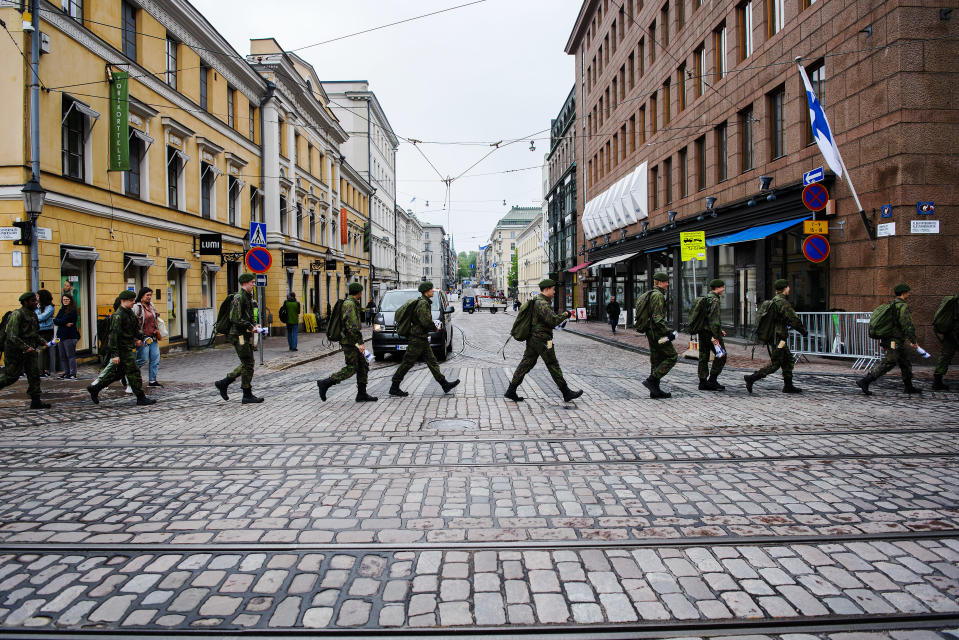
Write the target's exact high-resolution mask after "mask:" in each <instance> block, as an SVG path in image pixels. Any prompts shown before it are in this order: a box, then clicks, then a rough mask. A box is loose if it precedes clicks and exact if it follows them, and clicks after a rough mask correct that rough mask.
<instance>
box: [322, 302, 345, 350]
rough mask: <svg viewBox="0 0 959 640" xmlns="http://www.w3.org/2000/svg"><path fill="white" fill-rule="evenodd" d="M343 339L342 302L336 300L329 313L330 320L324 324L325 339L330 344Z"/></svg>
mask: <svg viewBox="0 0 959 640" xmlns="http://www.w3.org/2000/svg"><path fill="white" fill-rule="evenodd" d="M342 337H343V300H342V299H340V300H337V301H336V304H335V305H333V310H332V311H330V319H329V321H328V322H327V323H326V339H327V340H329V341H330V342H339V341H340V339H341V338H342Z"/></svg>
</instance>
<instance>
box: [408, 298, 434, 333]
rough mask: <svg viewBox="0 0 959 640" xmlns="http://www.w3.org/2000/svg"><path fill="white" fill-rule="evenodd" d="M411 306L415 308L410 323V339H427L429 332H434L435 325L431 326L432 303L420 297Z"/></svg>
mask: <svg viewBox="0 0 959 640" xmlns="http://www.w3.org/2000/svg"><path fill="white" fill-rule="evenodd" d="M413 304H414V305H416V308H415V309H414V310H413V321H412V322H411V323H410V338H427V337H429V334H430V332H431V331H436V325H435V324H433V313H432V309H433V301H432V300H430V299H429V298H427V297H426V296H425V295H422V296H420V297H419V298H417V300H416V302H414V303H413Z"/></svg>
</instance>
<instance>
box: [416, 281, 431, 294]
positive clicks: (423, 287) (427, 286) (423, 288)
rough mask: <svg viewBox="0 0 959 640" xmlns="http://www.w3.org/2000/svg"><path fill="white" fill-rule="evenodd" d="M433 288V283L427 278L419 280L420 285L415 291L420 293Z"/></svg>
mask: <svg viewBox="0 0 959 640" xmlns="http://www.w3.org/2000/svg"><path fill="white" fill-rule="evenodd" d="M432 288H433V283H432V282H430V281H429V280H427V281H426V282H421V283H420V286H419V287H418V288H417V291H419V292H420V293H426V292H427V291H429V290H430V289H432Z"/></svg>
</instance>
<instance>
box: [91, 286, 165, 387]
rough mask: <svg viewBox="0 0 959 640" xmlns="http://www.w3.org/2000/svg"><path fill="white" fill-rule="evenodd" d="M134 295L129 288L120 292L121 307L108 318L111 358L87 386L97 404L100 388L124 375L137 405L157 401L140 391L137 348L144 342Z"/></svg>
mask: <svg viewBox="0 0 959 640" xmlns="http://www.w3.org/2000/svg"><path fill="white" fill-rule="evenodd" d="M136 297H137V294H135V293H133V292H132V291H121V292H120V295H119V296H117V299H118V300H119V301H120V306H119V307H117V310H116V311H114V312H113V315H112V316H111V317H110V353H109V354H108V355H109V356H110V361H109V363H107V366H106V367H105V368H104V369H103V371H101V372H100V375H99V376H98V377H97V379H96V380H94V381H93V384H91V385H90V386H89V387H87V391H88V392H89V393H90V399H91V400H93V402H94V403H96V404H100V397H99V394H100V391H101V390H102V389H104V388H106V387H107V386H108V385H109V384H110V383H111V382H116V381H117V380H119V379H120V378H123V377H126V379H127V384H128V385H130V388H131V389H133V393H135V394H136V397H137V405H139V406H146V405H151V404H154V403H155V402H156V400H154V399H153V398H148V397H147V396H146V394H145V393H143V378H141V377H140V367H138V366H137V357H136V348H137V347H139V346H140V345H141V344H143V342H142V341H143V334H142V333H141V332H140V321H139V320H137V317H136V316H135V315H134V314H133V310H132V309H133V303H134V301H135V300H136Z"/></svg>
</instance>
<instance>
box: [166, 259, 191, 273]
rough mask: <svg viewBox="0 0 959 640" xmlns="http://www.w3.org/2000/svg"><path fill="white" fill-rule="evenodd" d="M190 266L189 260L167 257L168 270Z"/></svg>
mask: <svg viewBox="0 0 959 640" xmlns="http://www.w3.org/2000/svg"><path fill="white" fill-rule="evenodd" d="M189 268H190V263H189V262H187V261H186V260H180V259H179V258H167V261H166V269H167V271H169V270H170V269H180V270H184V269H189Z"/></svg>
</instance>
